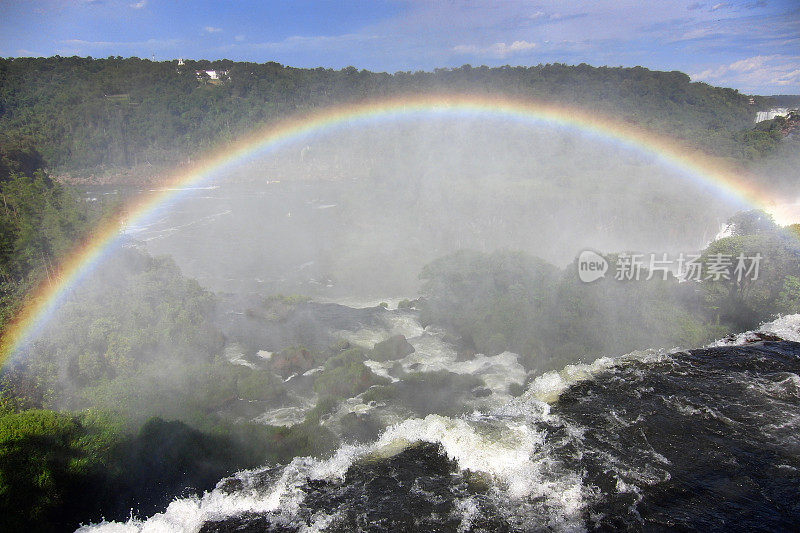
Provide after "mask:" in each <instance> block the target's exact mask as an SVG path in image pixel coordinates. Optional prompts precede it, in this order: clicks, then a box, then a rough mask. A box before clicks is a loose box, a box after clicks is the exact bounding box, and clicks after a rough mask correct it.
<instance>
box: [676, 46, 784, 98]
mask: <svg viewBox="0 0 800 533" xmlns="http://www.w3.org/2000/svg"><path fill="white" fill-rule="evenodd" d="M692 79H694V80H700V81H707V82H712V83H722V84H724V85H733V86H738V87H742V88H743V89H745V90H748V89H757V88H758V87H765V86H773V87H791V90H792V91H796V90H797V89H800V56H786V55H778V54H775V55H759V56H752V57H748V58H745V59H740V60H738V61H734V62H733V63H730V64H727V65H718V66H716V67H712V68H708V69H706V70H704V71H702V72H699V73H697V74H692Z"/></svg>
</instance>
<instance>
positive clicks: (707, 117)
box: [0, 56, 780, 175]
mask: <svg viewBox="0 0 800 533" xmlns="http://www.w3.org/2000/svg"><path fill="white" fill-rule="evenodd" d="M206 70H214V71H216V72H215V75H216V76H218V79H211V77H209V76H208V75H207V74H205V71H206ZM198 72H201V74H200V75H198ZM437 91H441V92H452V91H458V92H479V93H488V92H491V93H492V94H495V95H496V94H506V95H510V96H514V97H522V98H535V99H538V100H541V101H548V102H558V103H564V104H567V105H571V106H577V107H580V108H584V109H590V110H593V111H597V112H598V113H603V114H607V115H611V116H614V117H616V118H618V119H620V120H623V121H628V122H630V123H633V124H636V125H639V126H642V127H646V128H649V129H652V130H654V131H657V132H661V133H665V134H668V135H670V136H672V137H675V138H677V139H680V140H683V141H684V142H686V143H687V144H688V145H689V146H691V147H698V148H701V149H704V150H706V151H709V152H711V153H714V154H715V155H719V156H722V157H728V158H732V159H735V160H738V161H749V160H753V159H758V158H760V157H761V156H762V155H764V154H766V153H768V152H770V151H771V150H772V149H773V148H774V147H775V146H776V145H777V144H778V143H779V140H780V131H778V130H777V128H769V127H761V128H760V129H758V130H756V129H754V128H753V117H754V115H755V112H756V110H758V109H763V108H766V107H769V106H770V105H771V102H770V101H769V100H768V99H767V98H764V97H755V98H754V99H753V102H752V103H751V102H750V98H749V97H748V96H745V95H743V94H740V93H739V92H738V91H736V90H733V89H726V88H719V87H712V86H710V85H707V84H705V83H692V82H691V81H690V79H689V76H687V75H686V74H683V73H681V72H658V71H651V70H648V69H645V68H642V67H635V68H621V67H619V68H610V67H599V68H596V67H592V66H589V65H585V64H582V65H578V66H567V65H562V64H548V65H537V66H533V67H500V68H488V67H470V66H468V65H465V66H463V67H461V68H457V69H437V70H435V71H434V72H414V73H411V72H398V73H395V74H387V73H374V72H368V71H365V70H361V71H359V70H357V69H356V68H353V67H348V68H345V69H343V70H339V71H335V70H330V69H323V68H317V69H299V68H291V67H284V66H282V65H279V64H277V63H273V62H269V63H263V64H257V63H241V62H233V61H228V60H222V61H213V62H211V61H186V62H185V64H183V65H179V64H178V61H165V62H152V61H149V60H143V59H138V58H128V59H123V58H121V57H116V58H114V57H111V58H108V59H92V58H79V57H70V58H65V57H59V56H56V57H51V58H36V59H33V58H13V59H11V58H9V59H0V132H2V133H0V143H2V144H5V145H6V146H15V145H18V144H20V143H22V144H26V143H27V144H33V145H35V146H36V147H37V149H38V150H39V152H41V154H42V155H43V157H44V159H45V161H46V163H47V165H48V167H49V168H50V169H51V170H56V171H57V172H59V173H70V174H73V175H75V174H81V173H83V174H86V173H98V172H100V173H102V172H103V170H106V171H108V170H109V169H112V170H113V169H131V168H136V167H141V166H145V167H147V166H150V165H156V166H161V167H169V166H173V165H175V164H178V163H180V162H181V161H182V160H185V158H187V157H192V156H196V155H200V154H202V153H203V152H204V150H206V149H208V148H209V147H211V146H216V145H218V144H219V143H224V142H225V141H228V140H232V139H235V138H236V137H237V136H239V135H241V134H243V133H245V132H247V131H249V130H251V129H252V128H254V127H257V126H262V125H264V124H265V123H268V122H269V121H272V120H275V119H277V118H280V117H281V116H285V115H287V114H290V113H296V112H302V111H304V110H308V109H313V108H318V107H321V106H328V105H332V104H336V103H341V102H348V101H359V100H363V99H367V98H380V97H384V96H389V95H399V94H407V93H429V92H437Z"/></svg>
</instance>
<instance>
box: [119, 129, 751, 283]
mask: <svg viewBox="0 0 800 533" xmlns="http://www.w3.org/2000/svg"><path fill="white" fill-rule="evenodd" d="M209 185H213V186H214V187H216V188H214V189H211V190H199V191H195V192H192V193H191V194H190V196H188V197H187V198H186V199H184V200H182V201H181V202H179V203H177V204H176V205H171V206H169V208H165V209H162V210H160V212H159V217H158V220H154V221H152V222H151V223H149V224H147V225H145V226H143V227H138V228H128V231H129V233H130V235H131V236H132V237H133V238H136V239H139V240H142V241H144V242H146V245H147V249H148V250H149V251H150V252H151V253H153V254H169V255H171V256H172V257H174V258H175V260H176V262H177V263H178V265H179V266H180V267H181V269H182V270H183V271H184V272H185V273H186V274H187V275H189V276H190V277H193V278H196V279H198V280H199V281H200V283H201V284H203V285H204V286H206V287H207V288H209V289H212V290H221V291H231V292H266V293H289V294H302V295H308V296H315V297H325V298H330V299H337V298H346V297H351V298H352V297H360V298H365V299H376V298H378V299H379V298H388V297H415V296H417V295H418V290H419V282H418V280H417V276H418V274H419V272H420V270H421V268H422V266H423V265H425V264H426V263H427V262H429V261H431V260H432V259H434V258H436V257H440V256H443V255H446V254H448V253H450V252H452V251H455V250H458V249H473V250H479V251H493V250H496V249H502V248H508V249H515V250H521V251H525V252H528V253H530V254H532V255H535V256H537V257H541V258H543V259H545V260H547V261H550V262H552V263H554V264H556V265H558V266H564V265H566V264H567V263H569V262H570V261H571V260H572V259H573V258H574V257H575V256H576V255H577V254H578V252H580V251H581V250H582V249H585V248H593V249H597V250H602V251H606V252H611V251H621V250H640V251H646V252H650V251H653V252H670V253H678V252H684V251H694V250H698V249H700V248H701V247H702V246H703V245H704V244H706V243H707V242H708V241H710V240H711V239H712V238H713V237H714V235H715V234H716V233H717V232H718V231H719V230H720V227H721V225H723V224H724V222H725V221H726V220H727V218H728V217H729V216H730V215H732V214H733V213H734V212H736V211H737V210H740V209H741V208H742V206H741V205H737V204H736V203H734V201H733V200H731V201H725V200H724V199H720V194H719V191H717V190H715V189H713V188H711V187H710V186H709V185H708V184H703V183H698V180H697V179H696V178H694V177H692V176H686V175H681V174H680V173H678V172H676V171H674V170H671V169H668V168H665V166H664V165H662V164H661V163H659V161H657V160H655V158H654V157H651V156H647V155H642V154H640V153H636V152H634V151H632V150H630V149H625V148H620V147H619V146H617V145H615V144H613V143H610V142H608V141H605V140H598V139H590V138H586V137H583V136H579V135H577V134H575V133H574V132H569V131H563V130H559V129H551V128H541V127H531V126H523V125H519V124H514V123H510V122H506V121H502V120H477V119H476V120H465V119H459V120H453V119H444V120H443V119H432V120H430V121H409V122H401V123H391V124H380V125H376V126H371V127H366V128H352V129H341V130H337V131H336V132H335V133H332V134H330V135H319V136H317V137H314V138H310V139H307V140H305V141H304V142H302V143H297V144H295V145H294V146H289V147H286V148H283V149H281V150H280V151H279V152H277V153H271V154H269V155H268V156H265V157H264V158H262V159H259V160H257V161H254V162H252V163H250V164H248V165H246V166H244V167H242V168H238V169H235V170H234V171H233V172H231V173H230V174H229V175H227V176H220V177H219V179H217V180H216V181H215V182H214V183H213V184H209Z"/></svg>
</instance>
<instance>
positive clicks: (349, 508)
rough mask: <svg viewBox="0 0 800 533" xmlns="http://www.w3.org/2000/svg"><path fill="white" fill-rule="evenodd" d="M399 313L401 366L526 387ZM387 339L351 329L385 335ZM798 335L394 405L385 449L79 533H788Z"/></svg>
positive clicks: (299, 461)
mask: <svg viewBox="0 0 800 533" xmlns="http://www.w3.org/2000/svg"><path fill="white" fill-rule="evenodd" d="M389 316H390V317H392V318H390V319H389V321H388V326H387V329H386V330H385V332H384V333H389V332H391V331H399V330H402V331H404V332H405V333H406V334H408V335H409V339H410V341H411V343H412V344H413V345H414V347H415V348H416V349H417V352H415V353H414V354H412V355H410V356H408V357H407V359H408V358H412V359H408V360H404V361H401V362H400V363H401V364H402V365H411V364H415V363H418V362H420V361H421V360H423V359H427V361H426V362H425V364H426V365H430V366H432V367H437V365H442V366H449V367H450V370H451V371H455V372H464V373H470V374H472V373H474V374H481V375H484V376H486V377H491V376H494V377H495V378H497V376H498V375H500V374H503V373H505V375H506V376H507V379H508V380H514V379H518V378H519V376H517V375H516V374H515V365H516V362H515V361H513V359H514V357H513V354H500V355H498V356H495V357H494V358H490V357H479V358H476V359H475V360H474V361H470V362H469V363H462V362H458V361H456V360H455V358H456V354H455V352H454V351H453V350H452V347H449V346H448V345H447V343H446V341H445V340H444V339H443V338H442V337H441V334H440V333H439V332H436V331H429V330H426V329H424V328H422V327H421V326H419V325H418V324H417V325H416V326H414V324H413V320H411V319H410V318H409V316H410V315H408V314H405V313H401V312H398V313H396V314H394V315H392V314H390V315H389ZM376 331H377V330H375V329H374V326H373V329H372V330H369V328H367V330H359V331H354V332H351V333H352V338H353V340H357V339H358V340H361V341H362V342H377V341H378V340H380V339H379V338H378V337H379V336H378V335H377V333H376ZM370 332H371V333H372V334H374V335H373V337H372V338H371V337H370ZM798 341H800V315H794V316H789V317H783V318H781V319H779V320H777V321H775V322H772V323H769V324H765V325H764V326H762V328H761V329H760V330H759V331H757V332H748V333H745V334H741V335H738V336H735V337H732V338H728V339H724V340H721V341H718V342H717V343H714V345H712V346H709V347H707V348H703V349H698V350H692V351H672V352H663V351H642V352H636V353H632V354H628V355H625V356H622V357H619V358H608V357H604V358H600V359H598V360H596V361H594V362H593V363H591V364H579V365H570V366H568V367H565V368H564V369H562V370H561V371H551V372H547V373H544V374H542V375H540V376H539V377H538V378H536V379H535V380H533V381H532V382H531V383H530V384H529V385H528V386H527V389H526V390H525V391H524V393H523V394H522V395H520V396H519V397H516V398H512V397H511V396H509V395H504V394H502V393H500V391H499V387H498V393H497V394H492V395H491V396H492V398H493V399H492V401H480V400H476V401H475V402H474V405H473V410H472V411H471V412H467V413H464V414H462V415H460V416H453V417H450V416H444V415H441V414H435V413H432V414H427V415H426V416H408V417H406V418H402V417H401V416H400V413H399V412H394V413H393V416H395V417H396V418H397V421H396V422H395V423H394V424H392V425H391V426H389V427H388V428H387V429H386V430H384V431H383V432H382V433H381V434H380V435H379V436H378V437H377V439H375V440H374V441H373V442H370V443H367V444H345V445H343V446H342V447H340V448H339V450H338V451H337V452H336V453H335V454H333V455H332V456H331V457H328V458H321V459H314V458H306V457H303V458H296V459H294V460H293V461H292V462H291V463H290V464H288V465H285V466H269V467H265V468H263V469H258V470H251V471H244V472H239V473H237V474H236V475H234V476H232V477H230V478H227V479H223V480H222V481H220V482H219V483H218V485H217V487H216V488H215V489H214V490H212V491H210V492H207V493H205V494H203V495H202V496H198V497H189V498H182V499H176V500H174V501H173V502H172V503H171V504H170V505H169V506H168V507H167V509H166V510H165V511H164V512H162V513H158V514H156V515H154V516H152V517H149V518H146V519H138V518H132V519H131V520H129V521H128V522H127V523H102V524H95V525H91V526H84V527H82V528H81V529H80V530H79V531H80V532H82V533H88V532H110V533H128V532H130V533H133V532H205V533H210V532H233V531H237V532H247V531H253V532H255V531H352V530H369V531H403V530H405V531H414V530H416V531H431V530H439V531H482V530H483V531H485V530H491V531H531V530H534V531H535V530H556V531H584V530H594V529H620V528H632V529H648V530H664V529H681V530H685V529H702V530H713V531H723V530H731V529H738V530H780V529H783V530H789V529H792V528H793V527H795V526H796V524H797V523H798V521H800V501H798V499H797V494H798V493H800V437H798V435H800V342H798ZM374 366H375V367H376V368H377V367H378V366H379V365H378V364H377V363H376V364H375V365H374ZM486 383H487V385H488V386H489V387H492V388H494V387H493V386H492V385H491V383H492V381H491V380H490V379H487V380H486ZM356 403H357V402H355V403H350V404H347V405H349V406H350V408H354V405H355V404H356ZM360 405H361V406H362V408H363V409H366V410H370V409H377V410H380V408H379V407H376V406H374V405H372V406H371V405H369V404H363V403H362V404H360Z"/></svg>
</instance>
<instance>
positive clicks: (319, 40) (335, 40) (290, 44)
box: [245, 33, 378, 50]
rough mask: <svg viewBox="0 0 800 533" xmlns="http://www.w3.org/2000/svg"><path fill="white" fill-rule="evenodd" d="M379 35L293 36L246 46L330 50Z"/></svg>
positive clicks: (375, 37)
mask: <svg viewBox="0 0 800 533" xmlns="http://www.w3.org/2000/svg"><path fill="white" fill-rule="evenodd" d="M377 38H378V36H377V35H361V34H357V33H346V34H342V35H312V36H305V35H293V36H291V37H287V38H286V39H284V40H282V41H276V42H267V43H253V44H250V45H245V46H247V47H248V48H253V49H265V50H319V49H325V50H329V49H330V48H331V47H336V46H353V44H354V43H358V42H362V41H369V40H373V39H377Z"/></svg>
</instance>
